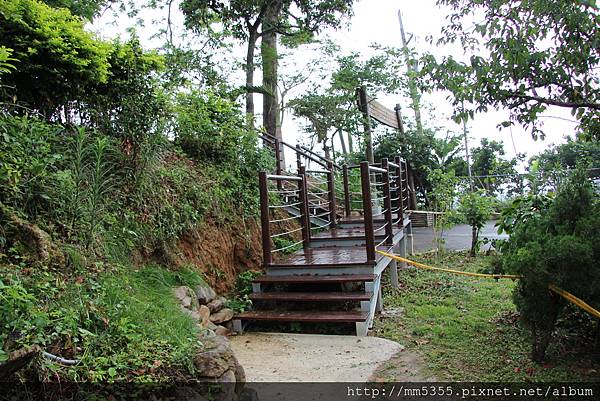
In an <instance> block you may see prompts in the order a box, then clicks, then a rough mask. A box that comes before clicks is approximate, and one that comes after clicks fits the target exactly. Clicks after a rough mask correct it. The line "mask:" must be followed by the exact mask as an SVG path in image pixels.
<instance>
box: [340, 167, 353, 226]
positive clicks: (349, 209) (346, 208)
mask: <svg viewBox="0 0 600 401" xmlns="http://www.w3.org/2000/svg"><path fill="white" fill-rule="evenodd" d="M342 175H343V180H344V215H345V216H346V217H350V214H351V213H352V206H351V205H350V188H349V186H348V185H349V184H348V165H347V164H344V167H343V168H342Z"/></svg>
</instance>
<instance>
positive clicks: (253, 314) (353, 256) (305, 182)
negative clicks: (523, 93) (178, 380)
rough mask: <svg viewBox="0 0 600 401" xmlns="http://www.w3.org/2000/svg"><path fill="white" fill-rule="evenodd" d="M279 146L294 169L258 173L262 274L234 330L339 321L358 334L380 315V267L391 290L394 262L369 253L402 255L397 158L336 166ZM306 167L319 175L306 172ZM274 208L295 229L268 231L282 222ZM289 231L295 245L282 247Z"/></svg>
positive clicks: (404, 196)
mask: <svg viewBox="0 0 600 401" xmlns="http://www.w3.org/2000/svg"><path fill="white" fill-rule="evenodd" d="M283 145H284V146H289V147H290V148H292V149H294V150H295V152H296V155H297V167H298V168H297V171H296V173H295V174H289V173H285V172H284V171H283V169H282V168H280V167H278V169H277V171H276V174H267V173H266V172H261V173H260V174H259V178H260V194H261V226H262V240H263V267H264V269H265V275H263V276H260V277H258V278H256V279H255V280H254V282H253V293H252V294H251V295H250V299H251V300H252V301H253V310H251V311H246V312H243V313H239V314H237V315H236V316H235V317H234V329H235V330H236V331H238V332H241V331H243V330H244V329H245V328H246V327H247V326H249V325H252V324H253V323H254V322H276V323H280V324H287V323H319V324H323V323H326V324H331V325H335V324H341V323H344V324H354V325H355V329H356V334H357V335H360V336H364V335H366V334H367V332H368V329H369V328H370V327H371V326H372V323H373V318H374V316H375V313H376V312H377V311H381V309H382V298H381V280H382V275H383V273H384V271H385V270H386V269H387V270H389V272H390V282H391V285H393V286H397V284H398V280H397V266H396V262H395V261H393V260H390V259H389V258H387V257H384V256H382V255H381V254H379V253H377V252H376V250H384V251H392V252H398V253H400V254H401V255H405V253H406V245H405V233H406V228H407V226H408V225H409V224H410V220H409V219H408V217H407V216H408V215H407V214H406V209H407V205H408V203H407V200H408V188H407V185H406V181H407V179H406V174H405V172H406V162H405V161H403V160H401V159H400V158H399V157H398V158H396V159H395V162H393V163H392V162H390V161H388V160H386V159H383V160H382V163H380V164H378V165H369V163H368V162H362V163H361V164H360V165H356V166H336V165H335V164H334V163H333V162H331V161H329V160H326V159H324V158H322V157H320V156H319V155H317V154H314V153H308V152H307V151H306V150H303V149H300V147H291V146H290V145H287V144H283ZM274 146H276V148H278V147H279V146H281V143H279V141H274ZM279 152H281V150H280V151H279ZM277 154H279V153H278V152H276V156H277ZM306 161H308V162H311V163H312V165H316V166H317V167H319V168H320V170H308V169H307V168H306V166H305V162H306ZM403 169H404V170H403ZM336 181H338V182H340V183H342V185H336ZM274 209H280V210H281V209H283V210H286V211H287V212H288V213H289V216H290V217H293V218H294V220H297V221H298V223H299V227H298V228H295V229H293V230H290V231H289V232H274V231H276V230H275V226H276V224H275V223H278V222H280V221H281V220H282V219H281V218H278V219H276V218H274V215H273V210H274ZM292 232H301V234H302V239H301V240H298V241H295V242H292V243H291V244H288V243H287V242H286V243H284V244H283V245H281V241H280V239H281V238H286V239H287V240H288V242H290V241H291V238H292V237H293V235H292ZM276 244H278V245H276ZM277 246H278V247H277ZM290 251H291V252H290Z"/></svg>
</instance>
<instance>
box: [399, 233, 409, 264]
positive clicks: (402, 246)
mask: <svg viewBox="0 0 600 401" xmlns="http://www.w3.org/2000/svg"><path fill="white" fill-rule="evenodd" d="M406 239H407V236H406V232H405V233H404V235H403V236H402V239H401V240H400V242H399V243H398V245H397V246H398V253H399V254H400V256H402V257H403V258H406ZM406 268H407V265H406V262H400V269H402V270H404V269H406Z"/></svg>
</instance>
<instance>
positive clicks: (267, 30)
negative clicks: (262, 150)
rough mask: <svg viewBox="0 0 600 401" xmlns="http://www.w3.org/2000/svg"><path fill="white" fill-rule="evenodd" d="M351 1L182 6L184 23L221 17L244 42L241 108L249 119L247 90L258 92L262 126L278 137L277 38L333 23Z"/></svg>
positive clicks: (193, 2)
mask: <svg viewBox="0 0 600 401" xmlns="http://www.w3.org/2000/svg"><path fill="white" fill-rule="evenodd" d="M353 2H354V0H229V1H212V0H185V1H184V2H183V3H182V10H183V12H184V14H185V15H186V25H187V26H188V27H192V28H193V29H198V28H200V29H203V28H206V27H210V25H211V24H212V23H214V22H221V23H222V24H223V26H224V28H225V30H226V32H227V31H228V32H231V34H232V35H233V36H234V37H235V38H237V39H241V40H244V41H246V43H247V52H246V63H245V71H246V90H247V91H248V94H247V96H246V113H247V114H248V116H249V117H250V118H253V114H254V103H253V100H252V92H257V91H258V92H260V93H262V95H263V126H264V127H265V130H266V131H267V133H269V134H270V135H272V136H275V137H277V138H279V139H281V121H280V118H281V112H280V109H279V107H280V104H279V100H278V92H277V89H278V88H277V82H278V71H277V63H278V56H279V55H278V51H277V44H278V43H277V42H278V37H279V36H280V35H281V36H286V37H295V38H301V39H303V40H308V39H310V38H311V37H312V35H314V34H316V33H318V32H319V31H320V30H321V29H323V28H325V27H334V28H336V27H338V26H339V21H340V19H341V18H343V17H346V16H349V15H351V13H352V4H353ZM259 38H260V39H261V63H262V73H263V83H262V86H261V87H260V88H256V87H255V86H254V82H253V81H254V51H255V48H256V43H257V40H258V39H259Z"/></svg>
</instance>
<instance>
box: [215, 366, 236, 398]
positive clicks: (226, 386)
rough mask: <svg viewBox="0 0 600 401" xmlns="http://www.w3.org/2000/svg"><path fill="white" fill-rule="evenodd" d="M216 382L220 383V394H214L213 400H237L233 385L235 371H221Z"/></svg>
mask: <svg viewBox="0 0 600 401" xmlns="http://www.w3.org/2000/svg"><path fill="white" fill-rule="evenodd" d="M217 383H219V384H220V385H221V386H220V389H221V392H220V394H217V395H216V397H215V400H219V401H230V400H237V396H236V393H235V386H236V380H235V372H234V371H233V370H232V369H230V370H228V371H226V372H225V373H223V375H221V377H219V378H218V379H217Z"/></svg>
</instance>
